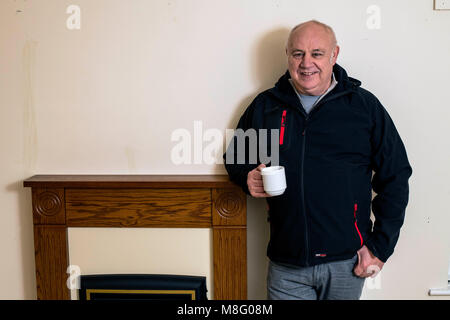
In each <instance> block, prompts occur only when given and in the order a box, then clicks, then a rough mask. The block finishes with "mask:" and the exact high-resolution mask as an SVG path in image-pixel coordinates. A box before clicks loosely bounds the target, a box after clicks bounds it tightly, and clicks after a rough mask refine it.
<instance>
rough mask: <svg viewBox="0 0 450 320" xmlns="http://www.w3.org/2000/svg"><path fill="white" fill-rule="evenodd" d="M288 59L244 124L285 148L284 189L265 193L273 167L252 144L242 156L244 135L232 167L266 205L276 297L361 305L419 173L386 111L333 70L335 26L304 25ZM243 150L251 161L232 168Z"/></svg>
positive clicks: (295, 33) (270, 279)
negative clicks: (265, 176) (267, 170)
mask: <svg viewBox="0 0 450 320" xmlns="http://www.w3.org/2000/svg"><path fill="white" fill-rule="evenodd" d="M286 55H287V65H288V71H287V72H286V73H285V74H284V75H283V76H282V77H281V78H280V79H279V80H278V82H277V83H276V84H275V87H273V88H271V89H269V90H266V91H264V92H262V93H260V94H259V95H258V96H257V97H256V98H255V99H254V100H253V102H252V103H251V105H250V106H249V107H248V108H247V110H246V111H245V113H244V114H243V115H242V117H241V119H240V121H239V123H238V126H237V127H238V129H242V130H244V131H246V130H249V129H267V130H268V132H269V133H270V134H269V135H272V134H278V135H279V139H278V140H277V144H278V145H277V146H274V145H273V142H272V141H273V140H271V139H270V138H268V141H267V143H268V149H269V151H270V150H274V152H276V151H279V154H278V159H279V164H280V165H282V166H284V168H285V172H286V181H287V189H286V191H285V192H284V193H283V194H282V195H279V196H273V197H270V196H269V195H268V194H266V193H265V192H264V187H263V183H262V179H261V172H260V170H261V169H262V168H264V167H265V166H266V165H269V164H264V163H261V162H260V161H258V162H257V163H251V162H250V161H249V159H251V158H252V157H248V153H249V151H250V152H251V150H253V149H254V148H250V146H249V143H250V141H249V140H246V141H245V143H244V144H242V145H244V146H245V148H243V149H242V148H241V149H242V150H241V149H239V148H238V147H237V146H238V145H239V144H238V143H237V141H236V139H238V136H237V135H235V137H234V139H235V140H234V141H233V143H232V144H230V147H229V148H228V150H227V153H231V154H232V155H233V157H231V158H232V159H233V161H226V162H225V167H226V169H227V172H228V174H229V176H230V179H231V180H232V181H234V182H235V183H237V184H238V185H240V186H241V187H242V188H243V190H244V191H245V192H246V193H248V194H249V195H251V196H253V197H257V198H259V197H261V198H266V200H267V203H268V207H269V212H268V220H269V222H270V241H269V244H268V248H267V255H268V257H269V259H270V261H269V269H268V276H267V290H268V298H269V299H312V300H315V299H359V298H360V296H361V292H362V288H363V286H364V280H365V278H367V277H369V276H376V274H377V273H378V272H379V271H380V270H381V269H382V268H383V265H384V263H385V262H386V261H387V259H388V258H389V257H390V256H391V255H392V253H393V252H394V247H395V245H396V243H397V240H398V237H399V233H400V228H401V226H402V224H403V221H404V216H405V209H406V206H407V203H408V195H409V187H408V179H409V177H410V176H411V174H412V169H411V166H410V164H409V162H408V158H407V154H406V150H405V147H404V145H403V142H402V140H401V138H400V136H399V134H398V132H397V130H396V128H395V126H394V123H393V121H392V119H391V118H390V116H389V115H388V113H387V111H386V109H385V108H384V107H383V106H382V105H381V103H380V102H379V100H378V99H377V98H376V97H375V96H374V95H373V94H372V93H370V92H369V91H367V90H365V89H363V88H361V82H360V81H359V80H356V79H354V78H351V77H349V76H348V75H347V72H346V71H345V70H344V69H343V68H342V67H341V66H339V65H338V64H336V60H337V58H338V55H339V46H338V45H337V41H336V36H335V33H334V31H333V30H332V28H331V27H329V26H327V25H325V24H323V23H321V22H318V21H315V20H313V21H308V22H305V23H302V24H299V25H297V26H296V27H294V28H293V29H292V31H291V32H290V34H289V38H288V41H287V44H286ZM258 132H259V131H258ZM269 140H270V141H269ZM230 148H233V149H230ZM242 152H244V153H245V155H247V157H246V156H242V155H240V156H241V159H246V161H245V163H239V162H238V161H235V160H236V159H238V158H239V154H240V153H242ZM224 158H225V159H230V158H227V156H226V154H225V155H224ZM372 191H374V192H375V193H376V196H375V197H374V198H373V200H372ZM371 212H373V214H374V217H375V222H374V223H373V222H372V220H371V219H370V213H371Z"/></svg>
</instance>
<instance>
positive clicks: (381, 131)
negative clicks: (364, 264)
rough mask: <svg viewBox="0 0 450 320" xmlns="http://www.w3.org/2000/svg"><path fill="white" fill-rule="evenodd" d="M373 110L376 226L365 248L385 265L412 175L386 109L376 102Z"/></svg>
mask: <svg viewBox="0 0 450 320" xmlns="http://www.w3.org/2000/svg"><path fill="white" fill-rule="evenodd" d="M373 103H374V108H373V109H372V138H371V148H372V159H371V162H372V169H373V171H374V175H373V178H372V188H373V191H374V192H375V193H376V196H375V197H374V198H373V200H372V212H373V214H374V216H375V222H374V227H373V231H372V233H371V234H370V235H369V237H368V239H367V240H366V246H367V248H368V249H369V250H370V251H371V252H372V253H373V254H374V255H375V256H376V257H377V258H378V259H380V260H381V261H383V262H386V261H387V259H388V258H389V257H390V256H391V255H392V253H393V252H394V247H395V245H396V244H397V240H398V237H399V235H400V228H401V226H402V225H403V221H404V218H405V209H406V206H407V204H408V196H409V186H408V179H409V177H410V176H411V174H412V169H411V166H410V164H409V162H408V158H407V154H406V150H405V147H404V145H403V142H402V140H401V138H400V136H399V134H398V132H397V130H396V128H395V125H394V123H393V121H392V119H391V118H390V116H389V115H388V113H387V111H386V110H385V108H384V107H383V106H382V105H381V103H380V102H379V101H378V99H376V98H375V101H374V102H373Z"/></svg>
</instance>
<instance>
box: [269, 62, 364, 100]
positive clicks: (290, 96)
mask: <svg viewBox="0 0 450 320" xmlns="http://www.w3.org/2000/svg"><path fill="white" fill-rule="evenodd" d="M333 73H334V77H335V79H336V81H337V82H338V83H337V85H336V87H335V88H334V89H333V91H332V92H334V93H336V94H339V95H342V94H346V93H351V92H354V90H355V89H356V88H357V87H359V86H361V81H359V80H358V79H355V78H352V77H349V76H348V75H347V72H346V71H345V69H344V68H342V67H341V66H340V65H338V64H337V63H336V64H335V65H334V66H333ZM290 78H291V75H290V74H289V70H287V71H286V72H285V73H284V75H282V76H281V78H280V79H279V80H278V81H277V82H276V83H275V87H273V88H272V89H269V92H271V93H272V94H273V95H275V96H276V97H278V98H279V99H280V100H282V101H284V102H290V103H291V104H292V105H297V104H298V98H297V95H296V94H295V91H294V89H293V88H292V85H291V84H290V83H289V79H290Z"/></svg>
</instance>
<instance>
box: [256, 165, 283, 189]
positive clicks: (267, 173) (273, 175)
mask: <svg viewBox="0 0 450 320" xmlns="http://www.w3.org/2000/svg"><path fill="white" fill-rule="evenodd" d="M261 176H262V179H263V185H264V191H265V192H266V193H267V194H268V195H270V196H279V195H281V194H283V193H284V190H286V174H285V172H284V167H283V166H272V167H267V168H262V169H261Z"/></svg>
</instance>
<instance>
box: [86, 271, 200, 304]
mask: <svg viewBox="0 0 450 320" xmlns="http://www.w3.org/2000/svg"><path fill="white" fill-rule="evenodd" d="M206 293H207V289H206V277H200V276H185V275H156V274H102V275H82V276H80V290H79V299H80V300H207V296H206Z"/></svg>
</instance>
